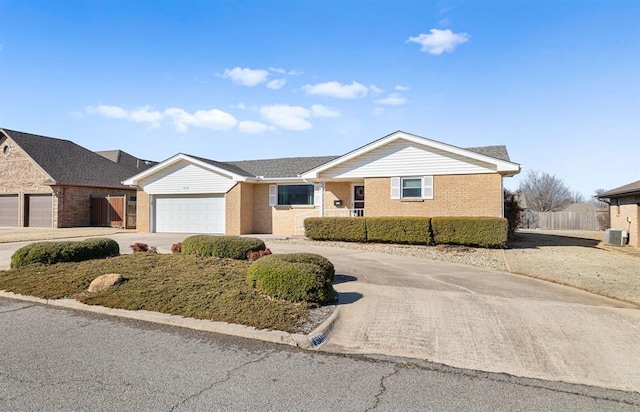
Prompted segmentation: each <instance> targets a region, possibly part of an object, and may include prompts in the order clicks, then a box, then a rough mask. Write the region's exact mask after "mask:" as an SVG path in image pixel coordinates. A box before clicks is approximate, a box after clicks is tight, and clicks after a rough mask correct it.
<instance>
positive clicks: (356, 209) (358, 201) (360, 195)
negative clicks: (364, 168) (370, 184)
mask: <svg viewBox="0 0 640 412" xmlns="http://www.w3.org/2000/svg"><path fill="white" fill-rule="evenodd" d="M352 209H353V212H352V213H351V214H352V216H360V217H362V216H364V185H354V186H353V207H352Z"/></svg>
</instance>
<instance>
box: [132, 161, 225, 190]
mask: <svg viewBox="0 0 640 412" xmlns="http://www.w3.org/2000/svg"><path fill="white" fill-rule="evenodd" d="M234 185H235V182H234V181H233V180H232V179H231V178H229V177H227V176H223V175H221V174H218V173H215V172H212V171H211V170H207V169H204V168H202V167H200V166H196V165H194V164H192V163H189V162H186V161H180V162H178V163H176V164H174V165H171V166H168V167H167V168H165V169H162V170H161V171H159V172H158V173H156V174H153V175H151V176H149V177H147V178H146V179H144V181H142V182H140V186H141V188H142V189H143V190H144V191H145V192H147V193H149V194H152V195H158V194H190V193H191V194H195V193H226V192H228V191H229V189H231V188H232V187H233V186H234Z"/></svg>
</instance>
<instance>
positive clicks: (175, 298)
mask: <svg viewBox="0 0 640 412" xmlns="http://www.w3.org/2000/svg"><path fill="white" fill-rule="evenodd" d="M248 267H249V262H247V261H241V260H232V259H218V258H208V257H198V256H187V255H180V254H175V255H164V254H154V253H135V254H132V255H122V256H118V257H114V258H109V259H99V260H90V261H85V262H79V263H58V264H55V265H50V266H45V265H41V264H35V265H29V266H26V267H24V268H20V269H13V270H8V271H0V290H6V291H10V292H14V293H19V294H23V295H31V296H37V297H41V298H44V299H59V298H63V297H75V298H76V299H78V300H79V301H81V302H84V303H86V304H89V305H101V306H106V307H111V308H120V309H129V310H139V309H144V310H150V311H155V312H163V313H169V314H173V315H182V316H187V317H191V318H196V319H208V320H214V321H222V322H229V323H237V324H242V325H248V326H253V327H256V328H258V329H277V330H283V331H287V332H297V331H299V330H300V328H301V326H302V325H303V324H304V322H305V321H306V320H307V316H308V310H309V308H310V305H309V304H306V303H296V304H294V303H287V302H282V301H277V300H274V299H271V298H268V297H266V296H263V295H261V294H259V293H258V292H256V291H255V290H254V289H253V288H250V287H249V286H248V285H247V284H246V273H247V268H248ZM106 273H120V274H122V275H123V276H124V278H125V279H126V282H124V283H122V284H120V285H118V286H115V287H113V288H111V289H108V290H105V291H102V292H97V293H91V294H88V293H83V292H84V291H85V290H86V289H87V288H88V287H89V284H90V283H91V281H92V280H93V279H95V278H96V277H98V276H100V275H103V274H106Z"/></svg>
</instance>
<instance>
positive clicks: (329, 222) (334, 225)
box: [304, 217, 367, 242]
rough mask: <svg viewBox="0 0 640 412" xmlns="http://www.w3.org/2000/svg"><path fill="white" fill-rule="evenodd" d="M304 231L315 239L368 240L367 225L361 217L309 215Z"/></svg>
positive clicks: (310, 237) (305, 221)
mask: <svg viewBox="0 0 640 412" xmlns="http://www.w3.org/2000/svg"><path fill="white" fill-rule="evenodd" d="M304 231H305V235H306V236H307V237H308V238H309V239H313V240H337V241H343V242H366V241H367V227H366V223H365V219H363V218H361V217H308V218H306V219H305V220H304Z"/></svg>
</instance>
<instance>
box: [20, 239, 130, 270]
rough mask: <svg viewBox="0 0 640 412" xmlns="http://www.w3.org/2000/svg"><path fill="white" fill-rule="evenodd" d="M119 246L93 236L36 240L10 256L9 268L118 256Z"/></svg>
mask: <svg viewBox="0 0 640 412" xmlns="http://www.w3.org/2000/svg"><path fill="white" fill-rule="evenodd" d="M119 254H120V247H119V246H118V243H117V242H116V241H115V240H112V239H106V238H94V239H86V240H81V241H68V242H36V243H31V244H29V245H26V246H23V247H21V248H20V249H18V250H16V252H15V253H14V254H13V255H12V256H11V268H12V269H15V268H20V267H23V266H26V265H30V264H33V263H42V264H45V265H52V264H54V263H58V262H81V261H84V260H90V259H103V258H107V257H111V256H118V255H119Z"/></svg>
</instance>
